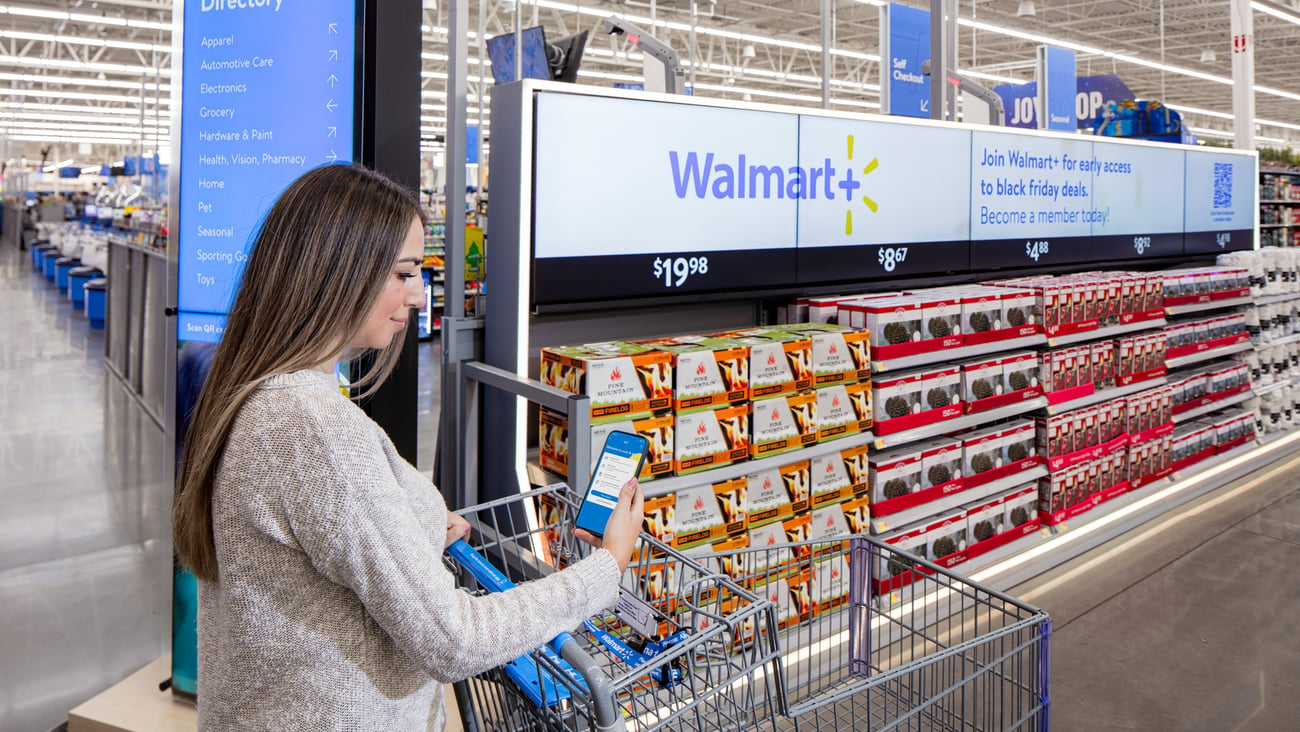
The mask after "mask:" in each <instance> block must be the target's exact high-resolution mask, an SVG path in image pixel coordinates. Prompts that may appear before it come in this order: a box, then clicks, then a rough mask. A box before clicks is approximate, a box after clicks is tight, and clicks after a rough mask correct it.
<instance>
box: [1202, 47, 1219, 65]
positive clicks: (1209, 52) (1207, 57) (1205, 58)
mask: <svg viewBox="0 0 1300 732" xmlns="http://www.w3.org/2000/svg"><path fill="white" fill-rule="evenodd" d="M1217 60H1218V57H1217V56H1215V55H1214V49H1213V48H1207V49H1205V50H1203V51H1201V63H1203V64H1212V63H1214V62H1215V61H1217Z"/></svg>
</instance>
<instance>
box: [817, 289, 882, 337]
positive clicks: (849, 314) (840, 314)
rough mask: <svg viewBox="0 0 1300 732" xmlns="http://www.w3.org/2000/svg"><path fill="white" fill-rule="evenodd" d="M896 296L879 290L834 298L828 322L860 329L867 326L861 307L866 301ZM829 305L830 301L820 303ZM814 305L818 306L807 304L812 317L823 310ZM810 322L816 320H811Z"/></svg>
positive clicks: (825, 306) (823, 306) (826, 306)
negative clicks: (832, 316)
mask: <svg viewBox="0 0 1300 732" xmlns="http://www.w3.org/2000/svg"><path fill="white" fill-rule="evenodd" d="M897 297H898V295H897V294H896V293H892V292H879V293H874V294H870V295H857V296H854V297H848V298H835V303H834V304H835V318H834V319H833V320H831V321H829V322H831V323H834V324H836V325H841V326H844V327H845V328H855V329H858V330H861V329H862V328H865V327H867V314H866V310H864V309H863V308H864V306H865V305H866V303H868V302H870V301H872V300H892V299H895V298H897ZM830 305H831V303H829V302H825V303H821V304H820V307H822V308H829V307H830ZM816 307H818V305H817V304H816V303H814V304H811V305H809V306H808V317H809V318H811V317H813V316H814V315H816V314H819V313H822V312H824V311H823V310H817V309H815V308H816ZM812 322H817V321H812ZM854 323H857V325H854Z"/></svg>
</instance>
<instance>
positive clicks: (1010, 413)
mask: <svg viewBox="0 0 1300 732" xmlns="http://www.w3.org/2000/svg"><path fill="white" fill-rule="evenodd" d="M1046 406H1047V397H1035V398H1033V399H1028V400H1026V401H1023V402H1020V403H1018V404H1008V405H1007V406H1005V407H998V408H997V409H989V410H986V411H983V412H975V413H974V414H964V415H962V416H960V417H956V418H954V419H946V420H943V421H942V422H935V423H934V424H928V425H925V426H924V427H916V428H913V429H910V430H903V431H901V432H895V433H893V434H890V435H878V436H877V437H876V438H875V439H874V440H872V442H871V445H872V446H873V447H875V448H876V449H877V450H884V449H887V448H890V447H898V446H899V445H906V444H908V443H910V442H916V441H917V440H925V439H929V438H931V437H939V436H940V435H946V434H949V433H952V432H958V431H960V430H964V429H966V428H968V427H978V426H979V425H982V424H987V423H989V422H996V421H998V420H1001V419H1007V418H1008V417H1018V416H1020V415H1022V414H1029V413H1030V412H1033V411H1035V410H1038V409H1042V408H1044V407H1046Z"/></svg>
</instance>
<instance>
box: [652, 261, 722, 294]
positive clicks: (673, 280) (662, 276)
mask: <svg viewBox="0 0 1300 732" xmlns="http://www.w3.org/2000/svg"><path fill="white" fill-rule="evenodd" d="M653 271H654V278H655V279H656V280H663V282H664V287H681V286H682V285H684V284H686V281H687V280H688V279H690V278H691V277H692V276H695V275H706V274H708V273H709V258H708V257H655V261H654V270H653Z"/></svg>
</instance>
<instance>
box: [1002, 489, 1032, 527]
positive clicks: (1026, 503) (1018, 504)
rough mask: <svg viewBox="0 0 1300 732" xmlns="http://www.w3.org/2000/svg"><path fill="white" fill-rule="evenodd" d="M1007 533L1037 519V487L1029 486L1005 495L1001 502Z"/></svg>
mask: <svg viewBox="0 0 1300 732" xmlns="http://www.w3.org/2000/svg"><path fill="white" fill-rule="evenodd" d="M1002 510H1003V512H1004V514H1003V515H1004V516H1005V517H1006V518H1005V521H1006V527H1007V531H1014V530H1016V529H1017V528H1019V527H1021V526H1024V525H1026V524H1028V523H1030V522H1032V521H1034V520H1035V519H1037V518H1038V487H1037V486H1036V485H1033V484H1030V485H1026V486H1025V487H1023V488H1019V489H1016V490H1014V491H1012V492H1011V493H1009V494H1007V497H1006V498H1005V499H1004V500H1003V502H1002Z"/></svg>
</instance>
